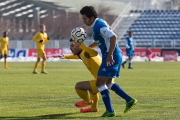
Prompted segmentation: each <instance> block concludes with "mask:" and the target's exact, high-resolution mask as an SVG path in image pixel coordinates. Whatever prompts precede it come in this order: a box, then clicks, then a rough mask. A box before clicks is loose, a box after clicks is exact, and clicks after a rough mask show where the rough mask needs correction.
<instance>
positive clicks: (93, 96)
mask: <svg viewBox="0 0 180 120" xmlns="http://www.w3.org/2000/svg"><path fill="white" fill-rule="evenodd" d="M90 98H91V100H93V104H92V105H91V110H98V101H99V94H98V93H95V94H93V93H90Z"/></svg>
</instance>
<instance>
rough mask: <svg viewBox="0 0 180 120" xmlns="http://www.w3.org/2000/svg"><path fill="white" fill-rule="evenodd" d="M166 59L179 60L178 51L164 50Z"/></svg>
mask: <svg viewBox="0 0 180 120" xmlns="http://www.w3.org/2000/svg"><path fill="white" fill-rule="evenodd" d="M163 58H164V61H172V60H173V61H177V59H178V52H177V51H163Z"/></svg>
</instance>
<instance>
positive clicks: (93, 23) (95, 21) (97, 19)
mask: <svg viewBox="0 0 180 120" xmlns="http://www.w3.org/2000/svg"><path fill="white" fill-rule="evenodd" d="M97 20H98V18H96V19H95V20H94V22H93V24H92V25H91V28H93V27H94V24H95V23H96V21H97Z"/></svg>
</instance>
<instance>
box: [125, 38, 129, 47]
mask: <svg viewBox="0 0 180 120" xmlns="http://www.w3.org/2000/svg"><path fill="white" fill-rule="evenodd" d="M128 40H129V38H126V40H125V46H126V48H128V49H129V48H130V46H129V45H128Z"/></svg>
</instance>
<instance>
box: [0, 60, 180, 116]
mask: <svg viewBox="0 0 180 120" xmlns="http://www.w3.org/2000/svg"><path fill="white" fill-rule="evenodd" d="M9 66H10V67H11V68H12V69H10V70H5V69H3V62H1V63H0V119H14V120H23V119H24V120H26V119H76V120H77V119H82V120H85V119H89V120H90V119H103V120H104V118H101V117H100V116H101V115H102V114H103V113H104V111H105V107H104V105H103V102H102V100H101V97H100V101H99V110H100V111H99V112H98V113H79V109H78V108H75V107H74V103H75V102H76V101H78V100H80V98H79V97H78V96H77V94H76V93H75V90H74V85H75V84H76V82H78V81H83V80H91V79H92V78H93V77H92V75H91V74H90V72H89V71H88V70H87V69H86V67H85V66H84V64H83V63H81V62H47V67H46V70H47V71H48V72H49V74H47V75H44V74H38V75H33V74H32V69H33V67H34V62H28V63H25V62H24V63H20V62H16V63H15V62H10V63H9ZM40 67H41V66H40ZM40 67H39V72H40ZM133 67H134V69H133V70H128V69H121V77H120V78H117V79H116V82H117V83H119V84H120V85H121V87H122V88H123V89H124V90H125V91H126V92H127V93H129V94H130V95H132V96H133V97H135V98H136V99H137V100H138V104H137V105H136V106H135V107H134V108H133V109H132V110H131V111H130V112H129V113H127V114H123V111H124V108H125V101H124V100H123V99H121V98H119V97H118V96H117V95H116V94H115V93H114V92H112V91H111V99H112V101H113V106H114V108H115V111H116V114H117V116H116V117H113V118H111V119H113V120H178V119H180V115H179V113H180V64H179V62H160V63H158V62H136V63H133ZM106 119H107V118H106Z"/></svg>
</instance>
